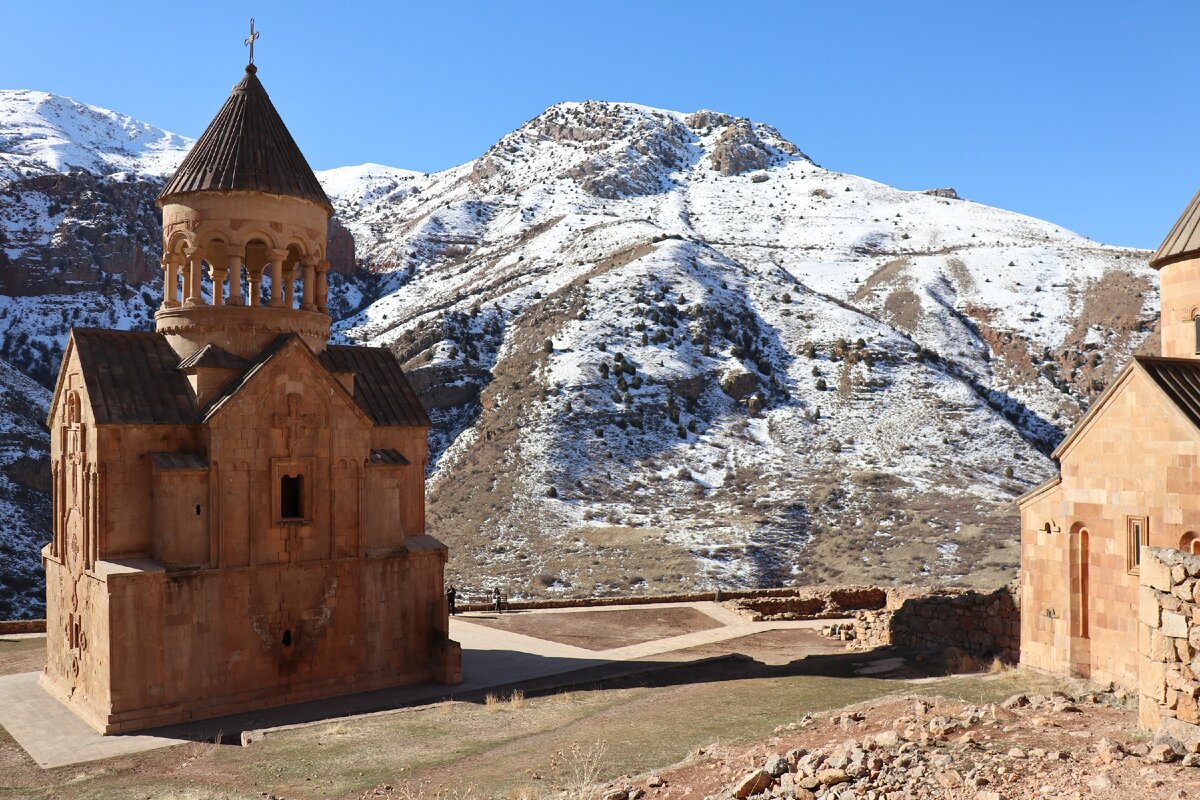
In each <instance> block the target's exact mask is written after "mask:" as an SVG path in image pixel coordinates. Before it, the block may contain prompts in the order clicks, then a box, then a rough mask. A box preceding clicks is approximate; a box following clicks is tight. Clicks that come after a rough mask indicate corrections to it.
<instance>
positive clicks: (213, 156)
mask: <svg viewBox="0 0 1200 800" xmlns="http://www.w3.org/2000/svg"><path fill="white" fill-rule="evenodd" d="M257 71H258V69H257V68H256V67H255V66H254V65H253V64H248V65H247V66H246V77H244V78H242V81H241V83H239V84H238V85H237V86H234V87H233V92H232V93H231V94H230V95H229V99H228V100H226V101H225V105H223V106H221V110H220V111H218V112H217V116H216V117H214V118H213V121H212V122H210V123H209V124H208V127H207V128H206V129H205V130H204V133H202V134H201V135H200V138H199V139H198V140H196V143H195V144H194V145H192V149H191V150H190V151H189V152H188V154H187V157H186V158H184V159H183V163H182V164H180V165H179V169H178V170H176V171H175V175H174V176H173V177H172V178H171V180H170V181H168V182H167V185H166V187H164V188H163V190H162V193H161V194H160V195H159V196H158V204H159V205H162V204H163V203H164V202H165V201H166V200H167V198H169V197H171V196H172V195H176V194H184V193H186V192H207V191H232V190H245V191H252V192H269V193H271V194H280V195H285V196H287V197H299V198H301V199H303V200H311V201H312V202H314V203H320V204H321V205H323V206H325V208H326V210H328V211H329V213H330V214H332V213H333V206H332V205H331V204H330V202H329V198H328V197H326V195H325V190H324V189H322V188H321V183H320V182H319V181H318V180H317V176H316V175H314V174H313V171H312V167H310V166H309V165H308V161H306V160H305V158H304V154H303V153H301V152H300V148H299V147H297V146H296V142H295V140H294V139H292V134H291V133H289V132H288V129H287V126H286V125H284V124H283V120H282V119H281V118H280V116H279V112H278V111H276V110H275V106H274V105H273V104H272V103H271V98H270V97H268V96H267V90H266V89H264V88H263V85H262V83H260V82H259V80H258V76H257V75H256V74H255V73H256V72H257Z"/></svg>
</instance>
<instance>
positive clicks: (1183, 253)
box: [1150, 192, 1200, 269]
mask: <svg viewBox="0 0 1200 800" xmlns="http://www.w3.org/2000/svg"><path fill="white" fill-rule="evenodd" d="M1197 255H1200V192H1196V195H1195V196H1194V197H1193V198H1192V202H1190V203H1188V207H1187V208H1185V209H1184V210H1183V213H1182V214H1181V215H1180V216H1179V219H1178V220H1176V221H1175V226H1174V227H1173V228H1171V232H1170V233H1168V234H1167V238H1165V239H1163V243H1162V244H1160V245H1159V246H1158V249H1157V250H1155V251H1154V255H1153V256H1151V257H1150V266H1152V267H1154V268H1155V269H1159V268H1160V267H1165V266H1166V265H1167V264H1170V263H1172V262H1174V261H1182V260H1184V259H1185V258H1192V257H1194V256H1197Z"/></svg>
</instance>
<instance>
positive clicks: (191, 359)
mask: <svg viewBox="0 0 1200 800" xmlns="http://www.w3.org/2000/svg"><path fill="white" fill-rule="evenodd" d="M252 363H253V362H251V361H249V360H247V359H244V358H242V357H241V356H235V355H234V354H233V353H231V352H229V351H228V350H222V349H221V348H220V347H217V346H216V345H215V344H206V345H204V347H202V348H201V349H200V350H198V351H197V352H195V353H193V354H192V355H190V356H188V357H187V358H185V359H184V360H183V361H180V362H179V369H182V370H189V369H195V368H197V367H207V368H209V369H236V370H238V371H241V370H244V369H250V367H251V365H252Z"/></svg>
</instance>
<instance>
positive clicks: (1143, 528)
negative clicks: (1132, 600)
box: [1125, 517, 1150, 575]
mask: <svg viewBox="0 0 1200 800" xmlns="http://www.w3.org/2000/svg"><path fill="white" fill-rule="evenodd" d="M1125 540H1126V546H1125V563H1126V565H1127V567H1128V569H1129V572H1130V574H1133V575H1136V574H1137V573H1138V571H1139V569H1140V568H1141V565H1142V547H1144V546H1145V545H1148V544H1150V534H1149V526H1148V525H1147V520H1146V518H1145V517H1127V518H1126V522H1125Z"/></svg>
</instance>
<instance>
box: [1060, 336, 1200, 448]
mask: <svg viewBox="0 0 1200 800" xmlns="http://www.w3.org/2000/svg"><path fill="white" fill-rule="evenodd" d="M1138 372H1142V373H1145V374H1146V376H1147V377H1149V378H1150V379H1151V380H1152V381H1153V382H1154V384H1155V385H1156V386H1157V387H1158V388H1159V389H1160V390H1161V391H1162V394H1163V399H1165V400H1166V401H1167V402H1168V403H1170V404H1171V406H1173V407H1174V408H1175V410H1176V411H1178V412H1179V413H1180V414H1182V415H1183V416H1184V417H1185V418H1186V419H1187V420H1188V421H1189V422H1191V424H1192V426H1193V427H1194V428H1195V429H1196V432H1197V434H1200V359H1191V358H1162V357H1160V356H1134V358H1133V360H1132V361H1130V362H1129V363H1128V364H1127V365H1126V366H1125V369H1123V370H1121V373H1120V374H1119V375H1117V377H1116V379H1115V380H1114V381H1113V382H1112V383H1111V384H1109V386H1108V388H1107V389H1105V390H1104V393H1103V394H1101V395H1100V397H1099V398H1097V399H1096V402H1094V403H1093V404H1092V407H1091V408H1089V409H1088V412H1087V413H1086V414H1084V415H1083V417H1082V418H1081V419H1080V420H1079V422H1077V423H1076V424H1075V427H1074V428H1072V429H1071V432H1070V433H1069V434H1067V437H1066V438H1065V439H1063V440H1062V441H1061V442H1060V443H1059V445H1058V447H1057V448H1055V450H1054V452H1053V453H1052V454H1051V456H1052V457H1053V458H1055V459H1059V458H1061V457H1062V456H1063V454H1064V453H1066V451H1067V450H1068V449H1070V447H1071V446H1072V445H1073V444H1074V443H1075V442H1076V441H1077V440H1078V439H1079V438H1080V437H1081V436H1083V435H1084V433H1085V432H1086V431H1087V429H1088V428H1090V427H1091V425H1092V423H1093V422H1094V421H1095V420H1096V419H1097V418H1099V416H1100V414H1101V412H1102V411H1103V410H1104V409H1105V408H1106V407H1107V406H1108V404H1109V403H1110V402H1112V400H1113V398H1115V397H1116V396H1117V394H1118V392H1119V391H1120V389H1121V387H1122V386H1124V385H1125V384H1126V383H1127V382H1128V381H1129V379H1130V378H1131V377H1132V376H1133V375H1134V374H1136V373H1138Z"/></svg>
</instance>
